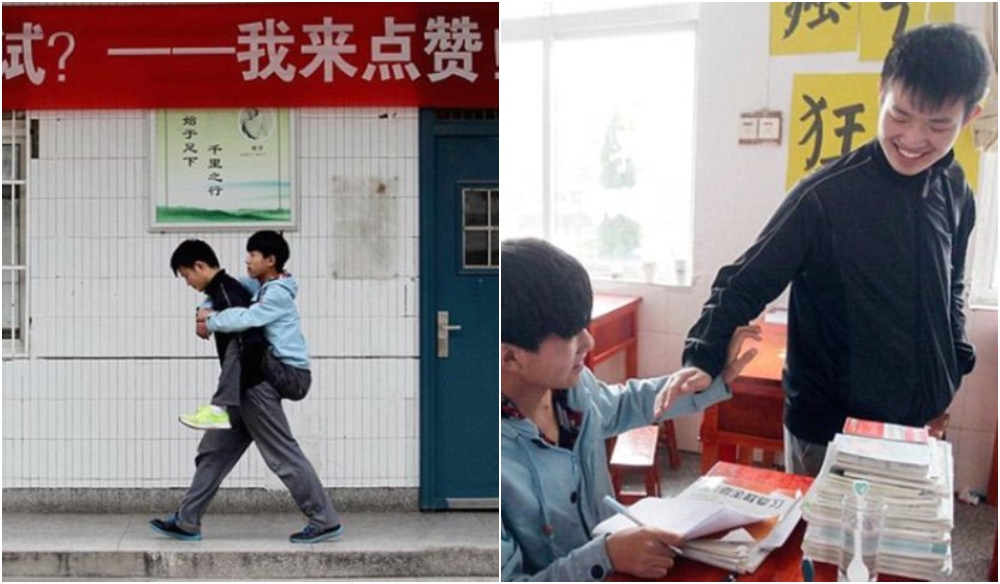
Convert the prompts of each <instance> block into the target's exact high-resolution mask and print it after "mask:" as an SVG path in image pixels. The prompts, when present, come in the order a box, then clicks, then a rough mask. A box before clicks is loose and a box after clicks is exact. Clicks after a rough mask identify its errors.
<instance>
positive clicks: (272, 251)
mask: <svg viewBox="0 0 1000 584" xmlns="http://www.w3.org/2000/svg"><path fill="white" fill-rule="evenodd" d="M253 251H259V252H260V255H262V256H264V257H265V258H266V257H268V256H274V267H275V269H276V270H278V271H279V272H282V271H284V269H285V262H287V261H288V257H289V256H290V255H291V252H290V251H289V249H288V242H287V241H285V238H284V237H282V236H281V234H280V233H278V232H277V231H258V232H257V233H254V234H253V235H251V236H250V239H248V240H247V253H250V252H253Z"/></svg>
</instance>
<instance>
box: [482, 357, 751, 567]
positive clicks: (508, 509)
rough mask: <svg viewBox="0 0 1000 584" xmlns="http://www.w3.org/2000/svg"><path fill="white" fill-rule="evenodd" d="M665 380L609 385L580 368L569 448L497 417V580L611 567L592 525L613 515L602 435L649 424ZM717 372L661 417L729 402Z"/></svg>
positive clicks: (571, 399)
mask: <svg viewBox="0 0 1000 584" xmlns="http://www.w3.org/2000/svg"><path fill="white" fill-rule="evenodd" d="M668 379H669V377H657V378H653V379H639V380H631V381H629V382H627V383H625V384H623V385H616V386H609V385H606V384H605V383H603V382H601V381H599V380H598V379H597V378H596V377H594V374H593V373H591V372H590V371H589V370H586V369H585V370H584V372H583V374H582V375H581V377H580V381H579V382H578V383H577V385H576V387H574V388H572V389H570V390H567V391H569V394H568V396H567V397H568V404H569V406H570V408H572V409H574V410H576V411H578V412H580V413H581V414H582V415H583V419H582V421H581V425H580V433H579V436H578V437H577V440H576V444H575V445H574V446H573V450H567V449H565V448H561V447H559V446H553V445H551V444H549V443H547V442H545V441H544V440H543V439H542V438H541V437H540V433H539V430H538V427H537V426H536V425H535V424H534V422H532V421H531V420H528V419H520V420H519V419H512V418H501V420H500V456H501V459H500V460H501V463H500V467H501V473H500V474H501V498H500V501H501V503H500V514H501V518H502V521H501V527H500V529H501V531H500V539H501V558H500V561H501V578H502V579H503V580H504V581H512V580H534V581H550V582H560V581H563V582H587V581H599V580H603V579H604V578H606V577H607V576H608V575H609V574H611V572H612V571H613V568H612V565H611V561H610V560H609V559H608V554H607V551H606V550H605V547H604V538H597V539H592V538H591V536H590V532H591V530H592V529H593V528H594V527H595V526H596V525H597V524H598V523H600V522H601V521H603V520H604V519H607V518H608V517H610V516H611V515H613V514H614V512H613V511H611V510H610V509H608V508H607V506H606V505H604V504H603V503H601V501H602V500H603V499H604V496H605V495H612V496H614V493H613V490H612V487H611V476H610V474H609V472H608V460H607V454H606V451H605V446H604V440H605V439H606V438H610V437H611V436H615V435H618V434H621V433H623V432H626V431H628V430H630V429H632V428H637V427H640V426H644V425H647V424H650V423H653V422H654V418H653V414H654V408H655V401H656V395H657V394H658V393H659V392H660V390H661V389H663V387H664V386H665V385H666V383H667V380H668ZM731 396H732V394H731V393H730V390H729V388H728V387H727V386H726V385H725V383H723V382H722V378H721V377H718V378H716V379H715V380H714V382H713V383H712V385H711V386H710V387H709V388H708V389H707V390H705V391H703V392H701V393H697V394H688V395H683V396H681V397H680V398H678V400H677V402H676V403H675V404H674V405H673V406H671V408H670V410H668V411H667V412H666V414H665V415H664V416H663V418H662V419H667V418H675V417H679V416H684V415H688V414H693V413H695V412H698V411H701V410H704V409H705V408H707V407H708V406H710V405H712V404H715V403H718V402H720V401H724V400H726V399H729V398H730V397H731Z"/></svg>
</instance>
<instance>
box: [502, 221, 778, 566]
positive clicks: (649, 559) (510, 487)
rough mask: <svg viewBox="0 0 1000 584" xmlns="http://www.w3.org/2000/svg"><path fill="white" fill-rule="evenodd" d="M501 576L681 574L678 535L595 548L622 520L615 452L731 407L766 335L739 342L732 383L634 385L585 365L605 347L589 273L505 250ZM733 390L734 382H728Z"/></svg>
mask: <svg viewBox="0 0 1000 584" xmlns="http://www.w3.org/2000/svg"><path fill="white" fill-rule="evenodd" d="M500 254H501V259H500V261H501V265H502V266H503V267H502V269H503V279H502V281H501V283H500V288H501V291H500V298H501V300H500V303H501V313H500V320H501V339H500V453H501V456H500V460H501V489H502V493H501V499H500V501H501V502H500V506H501V510H500V514H501V519H502V522H501V560H500V561H501V576H502V579H503V580H505V581H509V580H536V581H577V582H581V581H597V580H603V579H604V578H605V577H607V576H608V575H609V574H611V572H623V573H627V574H633V575H635V576H639V577H641V578H662V577H663V576H664V575H665V574H666V573H667V571H668V570H669V569H670V568H671V567H672V566H673V558H674V552H673V551H672V549H671V548H672V547H674V546H679V545H682V544H683V542H681V541H680V538H679V537H678V536H676V535H674V534H672V533H668V532H666V531H663V530H661V529H657V528H653V527H633V528H630V529H626V530H623V531H619V532H617V533H615V534H613V535H610V536H608V537H601V538H596V539H592V538H591V536H590V533H591V530H592V529H593V528H594V526H596V525H597V524H598V523H600V522H601V521H603V520H604V519H607V518H608V517H610V516H611V515H613V514H614V512H613V511H612V510H610V509H608V508H607V507H606V506H604V505H602V504H601V501H602V499H603V498H604V497H605V496H606V495H611V496H613V490H612V486H611V477H610V475H609V473H608V460H607V454H606V451H605V446H604V441H605V439H606V438H609V437H611V436H615V435H617V434H620V433H622V432H625V431H627V430H630V429H632V428H636V427H639V426H643V425H647V424H651V423H654V422H655V421H657V420H661V419H664V418H670V417H677V416H682V415H685V414H690V413H694V412H697V411H700V410H703V409H704V408H706V407H708V406H710V405H712V404H714V403H717V402H719V401H722V400H725V399H728V398H729V397H730V396H731V393H730V390H729V388H728V387H727V386H726V383H728V382H730V381H731V380H732V379H734V378H735V377H736V376H737V375H739V373H740V371H741V370H742V369H743V367H744V366H745V365H746V364H747V363H749V362H750V360H751V359H753V358H754V356H755V354H756V351H755V350H753V349H751V350H749V351H747V352H746V354H744V355H742V356H739V357H737V355H738V353H739V349H740V345H741V344H742V341H743V340H744V339H745V338H747V337H754V338H760V333H759V330H758V329H757V328H756V327H744V328H741V329H740V330H738V331H737V334H735V335H734V337H733V341H732V342H731V344H730V353H729V359H728V362H727V363H726V368H725V371H724V373H723V375H721V376H720V377H718V378H716V379H715V380H712V379H711V378H709V377H708V375H706V374H704V373H702V372H699V371H696V370H694V369H691V368H685V369H681V370H679V371H677V372H676V373H674V374H673V375H669V376H665V377H658V378H654V379H638V380H630V381H628V382H627V383H626V384H624V385H622V386H614V387H612V386H608V385H605V384H604V383H602V382H600V381H598V380H597V379H596V378H595V377H594V374H593V373H591V372H590V371H589V370H587V369H586V368H585V367H584V365H583V361H584V357H585V356H586V354H587V352H588V351H589V350H590V349H592V348H593V345H594V339H593V337H592V336H590V333H589V332H588V331H587V329H586V328H585V327H586V326H587V325H588V324H589V322H590V314H591V308H592V305H593V292H592V290H591V287H590V279H589V277H588V276H587V272H586V270H585V269H584V268H583V266H582V265H580V263H579V262H578V261H577V260H576V259H574V258H573V257H572V256H570V255H569V254H567V253H565V252H563V251H562V250H560V249H558V248H556V247H554V246H552V245H550V244H548V243H546V242H544V241H541V240H537V239H521V240H510V241H506V242H504V243H503V244H502V245H501V252H500ZM724 381H725V383H724Z"/></svg>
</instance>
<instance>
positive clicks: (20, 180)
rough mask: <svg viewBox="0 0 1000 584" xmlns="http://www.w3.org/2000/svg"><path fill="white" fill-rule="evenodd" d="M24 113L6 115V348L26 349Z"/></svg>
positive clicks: (25, 141)
mask: <svg viewBox="0 0 1000 584" xmlns="http://www.w3.org/2000/svg"><path fill="white" fill-rule="evenodd" d="M26 123H27V122H26V117H25V115H24V112H12V111H4V112H3V348H4V354H5V355H6V354H8V353H11V352H20V351H22V350H23V349H24V346H25V333H26V314H25V298H26V293H25V284H26V282H27V274H26V266H25V254H24V243H25V237H24V232H25V223H26V214H25V192H26V186H27V183H26V180H25V175H26V173H25V170H26V168H27V165H26V164H25V160H26V158H27V143H28V142H27V131H26Z"/></svg>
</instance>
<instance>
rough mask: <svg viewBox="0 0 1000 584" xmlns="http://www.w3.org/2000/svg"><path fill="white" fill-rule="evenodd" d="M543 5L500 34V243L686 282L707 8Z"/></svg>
mask: <svg viewBox="0 0 1000 584" xmlns="http://www.w3.org/2000/svg"><path fill="white" fill-rule="evenodd" d="M588 5H589V6H592V5H594V4H593V3H590V4H588ZM609 5H610V4H609ZM545 7H546V10H545V13H544V14H543V15H541V16H525V17H521V18H508V19H503V18H502V23H501V28H502V30H503V35H502V41H501V51H502V52H503V59H504V62H505V67H504V68H505V70H506V71H507V72H506V73H505V74H504V75H505V76H506V77H505V79H504V83H503V84H502V85H501V92H503V94H502V97H501V99H502V100H503V101H504V103H505V106H506V105H508V104H509V105H510V106H512V107H513V111H517V112H518V115H517V118H516V120H515V121H513V122H510V121H508V122H505V127H504V136H505V139H504V140H501V164H502V165H503V167H504V170H502V172H503V175H504V177H508V178H507V180H506V185H505V189H506V190H507V191H508V192H507V194H506V197H507V200H508V202H507V204H506V205H505V210H504V225H503V227H502V235H503V238H504V239H509V238H513V237H528V236H532V237H541V238H544V239H546V240H548V241H551V242H552V243H554V244H556V245H558V246H560V247H562V248H563V249H565V250H567V251H568V252H570V253H572V254H573V255H574V256H576V257H577V258H578V259H580V260H581V261H582V262H583V264H584V265H585V266H586V267H587V269H588V271H589V272H590V274H591V276H592V277H594V278H598V279H617V280H626V281H637V282H650V283H660V284H670V285H687V284H689V283H690V269H689V266H690V263H691V245H692V228H693V227H692V199H693V178H692V177H693V169H694V160H693V151H694V98H695V23H696V17H697V7H696V6H694V5H687V4H673V5H658V6H641V7H632V8H615V9H613V10H593V9H591V10H590V11H585V12H581V11H576V12H565V11H561V10H560V5H559V3H549V4H546V5H545Z"/></svg>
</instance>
